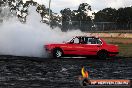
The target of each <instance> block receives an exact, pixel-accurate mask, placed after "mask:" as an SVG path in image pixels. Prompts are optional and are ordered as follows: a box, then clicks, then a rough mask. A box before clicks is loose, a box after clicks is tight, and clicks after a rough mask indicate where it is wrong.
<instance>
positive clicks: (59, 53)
mask: <svg viewBox="0 0 132 88" xmlns="http://www.w3.org/2000/svg"><path fill="white" fill-rule="evenodd" d="M62 55H63V52H62V50H61V49H55V50H54V51H53V57H54V58H61V57H62Z"/></svg>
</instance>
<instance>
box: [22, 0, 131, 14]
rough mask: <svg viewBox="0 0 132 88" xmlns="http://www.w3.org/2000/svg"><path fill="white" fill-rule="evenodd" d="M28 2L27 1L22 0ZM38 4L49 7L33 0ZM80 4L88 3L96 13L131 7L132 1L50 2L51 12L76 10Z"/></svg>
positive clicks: (76, 0)
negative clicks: (68, 9) (67, 9)
mask: <svg viewBox="0 0 132 88" xmlns="http://www.w3.org/2000/svg"><path fill="white" fill-rule="evenodd" d="M23 1H24V2H25V1H29V0H23ZM34 1H36V2H38V3H39V4H44V5H45V6H46V7H48V6H49V0H34ZM81 3H88V4H90V5H91V8H92V10H93V11H95V12H97V11H99V10H102V9H104V8H106V7H112V8H116V9H118V8H120V7H130V6H132V0H51V9H52V10H53V12H56V13H59V12H60V10H62V9H64V8H70V9H71V10H76V9H77V8H78V6H79V5H80V4H81Z"/></svg>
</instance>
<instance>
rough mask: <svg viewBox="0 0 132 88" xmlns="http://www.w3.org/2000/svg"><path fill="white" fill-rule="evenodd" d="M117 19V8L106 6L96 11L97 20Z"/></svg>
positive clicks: (113, 20)
mask: <svg viewBox="0 0 132 88" xmlns="http://www.w3.org/2000/svg"><path fill="white" fill-rule="evenodd" d="M116 20H117V10H116V9H113V8H105V9H103V10H100V11H98V12H97V13H95V19H94V21H95V22H115V21H116Z"/></svg>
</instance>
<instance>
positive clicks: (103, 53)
mask: <svg viewBox="0 0 132 88" xmlns="http://www.w3.org/2000/svg"><path fill="white" fill-rule="evenodd" d="M97 56H98V58H99V59H106V58H107V57H108V52H107V51H99V52H98V54H97Z"/></svg>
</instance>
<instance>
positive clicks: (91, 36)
mask: <svg viewBox="0 0 132 88" xmlns="http://www.w3.org/2000/svg"><path fill="white" fill-rule="evenodd" d="M75 37H90V38H99V37H96V36H88V35H83V36H75Z"/></svg>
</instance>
